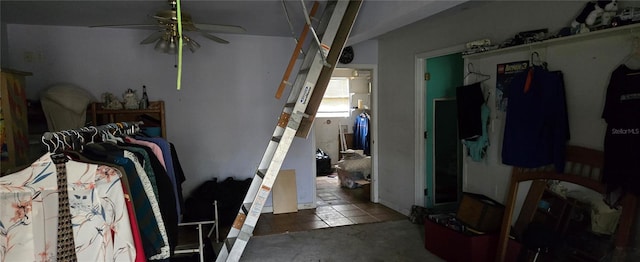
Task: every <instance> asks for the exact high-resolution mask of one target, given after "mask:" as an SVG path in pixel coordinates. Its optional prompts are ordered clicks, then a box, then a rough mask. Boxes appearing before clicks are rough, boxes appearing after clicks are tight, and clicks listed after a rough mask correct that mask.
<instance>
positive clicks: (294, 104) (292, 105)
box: [284, 103, 296, 108]
mask: <svg viewBox="0 0 640 262" xmlns="http://www.w3.org/2000/svg"><path fill="white" fill-rule="evenodd" d="M294 106H296V103H286V104H284V107H288V108H293V107H294Z"/></svg>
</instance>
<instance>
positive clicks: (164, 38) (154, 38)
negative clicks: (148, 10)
mask: <svg viewBox="0 0 640 262" xmlns="http://www.w3.org/2000/svg"><path fill="white" fill-rule="evenodd" d="M176 1H177V0H169V5H170V7H171V9H170V10H162V11H158V12H156V14H155V15H154V16H153V18H155V19H156V21H157V23H156V24H148V25H108V26H99V27H119V28H137V29H153V28H158V31H156V32H154V33H153V34H151V35H149V36H148V37H147V38H145V39H144V40H142V41H141V42H140V44H142V45H147V44H152V43H155V47H154V49H155V50H156V51H159V52H162V53H167V54H175V53H177V48H178V42H179V41H178V39H179V38H178V37H179V33H178V18H177V15H178V11H177V2H176ZM180 14H181V18H182V30H183V34H182V40H183V44H184V45H185V46H186V47H188V48H189V50H190V51H191V52H195V51H196V50H197V49H198V48H200V44H198V42H196V41H195V40H193V39H192V38H191V37H189V36H187V35H186V34H185V32H196V33H199V34H201V35H202V36H204V37H206V38H208V39H210V40H213V41H215V42H218V43H221V44H228V43H229V41H227V40H224V39H222V38H220V37H217V36H215V35H212V34H210V32H218V33H244V32H246V30H245V29H244V28H242V27H241V26H236V25H218V24H195V23H194V22H193V20H192V19H191V15H190V14H189V13H187V12H184V11H181V12H180Z"/></svg>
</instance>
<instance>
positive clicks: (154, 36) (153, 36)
mask: <svg viewBox="0 0 640 262" xmlns="http://www.w3.org/2000/svg"><path fill="white" fill-rule="evenodd" d="M162 35H164V31H158V32H155V33H153V34H151V35H150V36H148V37H147V38H145V39H144V40H142V42H140V44H141V45H146V44H151V43H154V42H155V41H158V39H160V37H162Z"/></svg>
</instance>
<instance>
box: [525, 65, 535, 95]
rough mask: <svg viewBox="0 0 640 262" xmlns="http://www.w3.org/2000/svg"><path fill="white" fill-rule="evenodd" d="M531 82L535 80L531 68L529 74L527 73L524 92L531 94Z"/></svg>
mask: <svg viewBox="0 0 640 262" xmlns="http://www.w3.org/2000/svg"><path fill="white" fill-rule="evenodd" d="M531 80H533V68H529V72H528V73H527V81H525V83H524V92H525V93H526V92H529V89H530V88H531Z"/></svg>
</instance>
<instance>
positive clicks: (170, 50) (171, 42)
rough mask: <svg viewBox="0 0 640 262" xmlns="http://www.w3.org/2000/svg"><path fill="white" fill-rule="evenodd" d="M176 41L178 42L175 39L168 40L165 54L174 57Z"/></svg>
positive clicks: (176, 47) (176, 49)
mask: <svg viewBox="0 0 640 262" xmlns="http://www.w3.org/2000/svg"><path fill="white" fill-rule="evenodd" d="M177 41H178V40H176V38H175V37H171V38H169V48H168V50H167V53H169V54H172V55H174V54H176V53H177V52H178V45H176V42H177Z"/></svg>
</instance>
